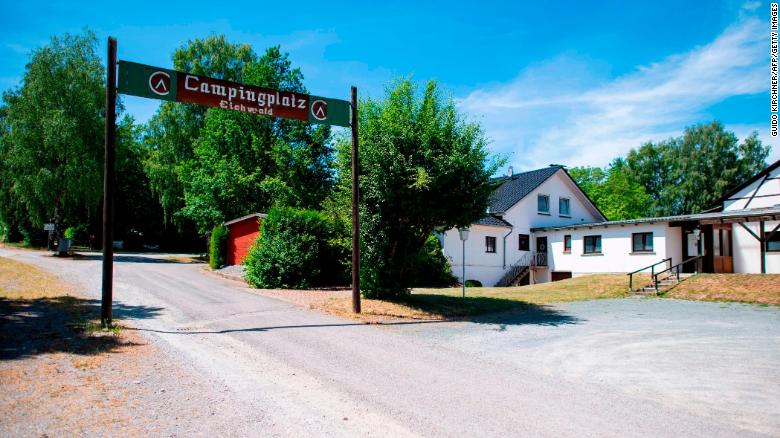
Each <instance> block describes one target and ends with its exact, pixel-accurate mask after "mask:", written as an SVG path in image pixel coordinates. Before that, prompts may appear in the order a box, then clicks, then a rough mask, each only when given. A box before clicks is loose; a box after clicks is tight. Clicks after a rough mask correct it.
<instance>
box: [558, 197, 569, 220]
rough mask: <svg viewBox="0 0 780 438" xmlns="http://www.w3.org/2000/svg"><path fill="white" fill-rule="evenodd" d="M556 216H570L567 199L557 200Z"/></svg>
mask: <svg viewBox="0 0 780 438" xmlns="http://www.w3.org/2000/svg"><path fill="white" fill-rule="evenodd" d="M558 214H559V215H560V216H570V215H571V212H570V211H569V199H568V198H558Z"/></svg>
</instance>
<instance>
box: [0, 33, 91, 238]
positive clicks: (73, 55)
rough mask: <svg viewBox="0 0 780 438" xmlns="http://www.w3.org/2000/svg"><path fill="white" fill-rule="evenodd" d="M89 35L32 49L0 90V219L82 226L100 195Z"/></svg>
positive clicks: (21, 223) (32, 226)
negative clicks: (18, 77) (16, 79)
mask: <svg viewBox="0 0 780 438" xmlns="http://www.w3.org/2000/svg"><path fill="white" fill-rule="evenodd" d="M96 45H97V40H96V38H95V35H94V34H93V33H91V32H86V33H84V34H82V35H70V34H65V35H64V36H62V37H53V38H52V39H51V41H50V42H49V44H48V45H47V46H44V47H42V48H40V49H38V50H36V51H35V52H34V53H33V55H32V59H31V60H30V62H29V63H28V64H27V67H26V71H25V73H24V77H23V79H22V85H21V86H20V87H19V88H17V89H13V90H10V91H7V92H6V93H5V94H4V95H3V102H4V104H5V107H4V109H3V119H4V120H3V125H4V127H3V129H2V131H3V132H2V137H3V140H2V147H0V160H2V169H3V170H2V173H3V175H2V176H3V178H2V181H1V182H0V184H1V186H0V192H2V195H0V196H2V198H3V202H2V206H1V207H0V209H1V210H3V213H2V220H3V222H6V223H9V224H11V225H12V226H13V227H14V228H19V227H21V228H26V230H20V231H22V232H23V233H24V232H25V231H26V232H27V233H30V232H31V231H32V230H33V229H35V230H40V229H41V227H42V225H43V224H44V223H46V222H49V221H52V220H53V221H54V222H57V223H65V224H68V223H87V222H89V216H90V215H91V214H92V213H93V212H95V211H97V209H98V207H99V205H100V199H101V187H102V159H103V129H104V128H103V112H104V100H105V88H104V86H105V85H104V77H105V71H104V69H103V66H102V62H101V61H100V57H99V56H98V55H97V51H96Z"/></svg>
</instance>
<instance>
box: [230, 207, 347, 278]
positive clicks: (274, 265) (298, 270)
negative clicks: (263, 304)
mask: <svg viewBox="0 0 780 438" xmlns="http://www.w3.org/2000/svg"><path fill="white" fill-rule="evenodd" d="M337 231H338V230H337V227H336V225H335V223H334V221H332V220H330V219H329V218H328V217H327V216H326V215H324V214H323V213H320V212H318V211H312V210H301V209H295V208H286V207H276V208H272V209H271V211H269V212H268V217H266V218H265V220H264V221H263V225H262V230H261V231H260V237H259V238H258V239H257V241H256V242H255V244H254V245H253V246H252V248H251V249H250V250H249V255H248V256H247V258H246V260H244V265H246V275H245V278H246V280H247V281H248V282H249V284H251V285H252V286H254V287H258V288H294V289H305V288H308V287H313V286H335V285H340V284H345V282H346V281H347V279H348V275H347V270H346V269H345V267H344V266H343V265H342V264H341V260H343V258H344V254H343V251H344V249H343V245H339V244H338V243H337V242H338V240H339V239H340V237H341V236H340V235H339V233H338V232H337Z"/></svg>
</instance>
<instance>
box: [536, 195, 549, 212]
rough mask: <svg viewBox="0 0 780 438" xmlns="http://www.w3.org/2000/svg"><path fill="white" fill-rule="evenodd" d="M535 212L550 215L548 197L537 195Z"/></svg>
mask: <svg viewBox="0 0 780 438" xmlns="http://www.w3.org/2000/svg"><path fill="white" fill-rule="evenodd" d="M536 205H537V211H539V213H542V214H550V197H549V196H547V195H539V196H538V197H537V198H536Z"/></svg>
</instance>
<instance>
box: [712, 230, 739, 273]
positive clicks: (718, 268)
mask: <svg viewBox="0 0 780 438" xmlns="http://www.w3.org/2000/svg"><path fill="white" fill-rule="evenodd" d="M712 262H713V263H712V264H713V266H712V267H713V272H715V273H724V274H731V273H732V272H734V259H733V258H732V254H731V224H717V225H713V226H712Z"/></svg>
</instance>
